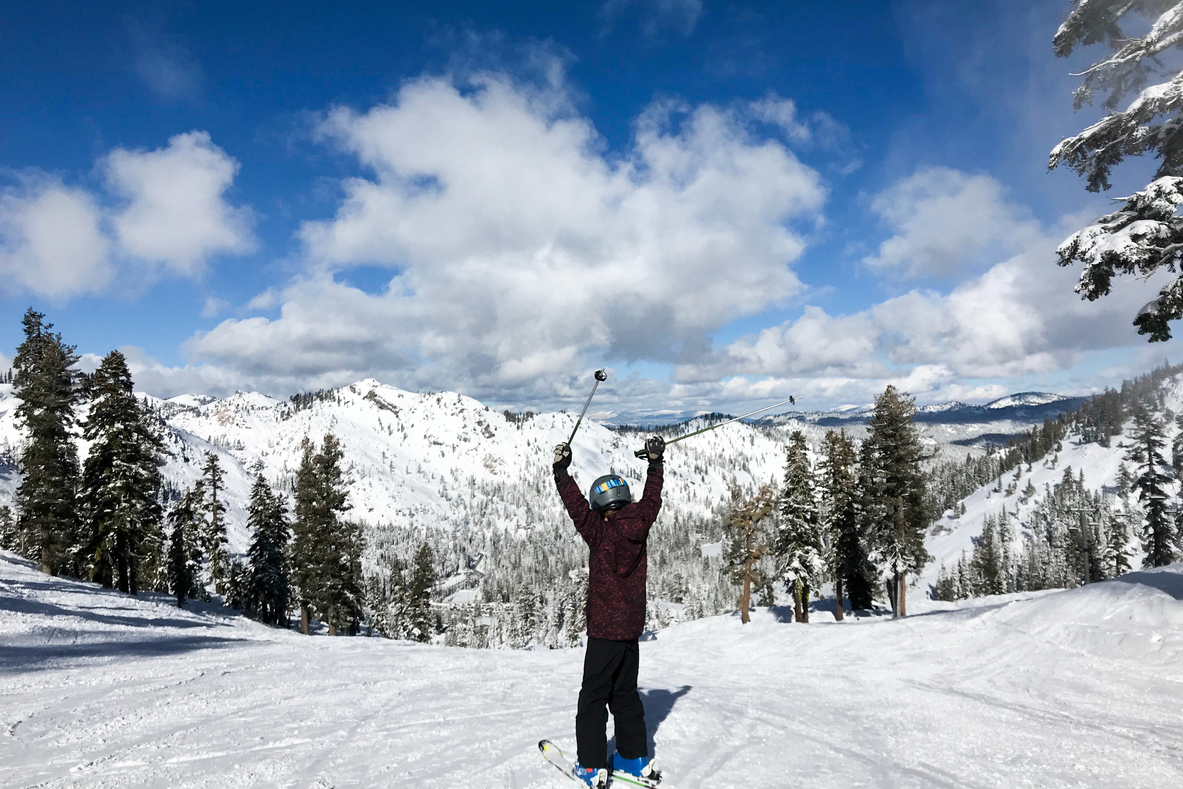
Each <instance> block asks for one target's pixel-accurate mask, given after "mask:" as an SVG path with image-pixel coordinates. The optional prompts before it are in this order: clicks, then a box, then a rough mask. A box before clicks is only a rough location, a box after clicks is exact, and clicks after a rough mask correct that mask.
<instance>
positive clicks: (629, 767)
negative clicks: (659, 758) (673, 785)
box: [612, 753, 661, 789]
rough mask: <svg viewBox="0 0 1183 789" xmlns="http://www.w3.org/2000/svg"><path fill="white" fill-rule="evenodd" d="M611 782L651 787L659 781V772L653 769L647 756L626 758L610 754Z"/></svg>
mask: <svg viewBox="0 0 1183 789" xmlns="http://www.w3.org/2000/svg"><path fill="white" fill-rule="evenodd" d="M612 782H613V783H614V784H615V783H621V784H624V785H625V786H643V787H646V789H651V787H655V786H657V785H658V784H660V783H661V773H660V772H658V771H657V770H654V769H653V763H652V762H650V761H649V757H648V756H638V757H637V758H636V759H626V758H624V757H623V756H621V755H620V754H619V753H617V754H613V756H612Z"/></svg>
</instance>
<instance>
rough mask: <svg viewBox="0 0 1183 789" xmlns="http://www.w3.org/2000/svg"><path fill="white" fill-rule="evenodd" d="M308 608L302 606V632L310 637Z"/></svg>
mask: <svg viewBox="0 0 1183 789" xmlns="http://www.w3.org/2000/svg"><path fill="white" fill-rule="evenodd" d="M308 618H309V617H308V606H306V605H302V606H300V632H301V633H303V634H304V635H308Z"/></svg>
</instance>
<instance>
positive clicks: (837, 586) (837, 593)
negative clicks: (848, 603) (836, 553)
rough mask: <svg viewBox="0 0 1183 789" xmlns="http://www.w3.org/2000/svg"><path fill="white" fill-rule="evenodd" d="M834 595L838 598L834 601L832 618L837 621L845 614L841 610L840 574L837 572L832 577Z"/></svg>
mask: <svg viewBox="0 0 1183 789" xmlns="http://www.w3.org/2000/svg"><path fill="white" fill-rule="evenodd" d="M834 597H836V598H838V599H837V600H836V601H835V602H834V618H835V619H837V620H838V621H839V622H841V621H842V619H843V618H844V617H845V616H846V612H845V611H843V610H842V575H841V574H839V575H838V577H837V578H835V579H834Z"/></svg>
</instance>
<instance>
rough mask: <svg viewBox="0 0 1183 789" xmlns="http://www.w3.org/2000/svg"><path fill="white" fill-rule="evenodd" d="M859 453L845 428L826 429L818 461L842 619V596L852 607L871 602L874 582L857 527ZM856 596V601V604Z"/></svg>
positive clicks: (837, 611) (837, 608) (838, 614)
mask: <svg viewBox="0 0 1183 789" xmlns="http://www.w3.org/2000/svg"><path fill="white" fill-rule="evenodd" d="M857 461H858V455H857V452H856V450H855V446H854V442H853V441H851V440H850V439H849V438H847V436H846V431H845V430H841V431H839V432H837V433H835V432H834V431H833V430H830V431H827V432H826V437H825V440H824V441H823V443H822V458H821V462H820V464H819V471H820V479H819V482H820V487H821V493H822V503H823V510H824V513H825V515H824V522H823V528H824V533H825V534H826V535H827V542H828V543H829V545H830V550H829V553H828V558H829V571H830V575H831V576H832V577H833V579H834V596H835V598H837V599H836V603H835V609H834V614H835V616H836V618H837V619H838V620H839V621H841V620H842V618H843V616H844V614H843V605H842V599H843V597H844V595H845V594H849V595H850V600H851V603H850V606H851V608H860V607H869V606H870V605H871V583H870V581H869V579H868V578H867V574H866V566H867V555H866V551H865V550H864V548H863V544H862V537H861V535H860V534H859V528H858V496H857V492H856V490H855V466H856V463H857ZM856 600H857V604H856Z"/></svg>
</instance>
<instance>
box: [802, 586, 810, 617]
mask: <svg viewBox="0 0 1183 789" xmlns="http://www.w3.org/2000/svg"><path fill="white" fill-rule="evenodd" d="M810 591H811V590H810V588H809V583H808V582H806V581H802V582H801V623H802V624H806V625H807V624H809V596H810Z"/></svg>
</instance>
